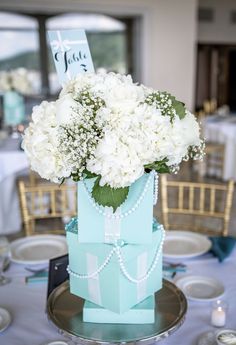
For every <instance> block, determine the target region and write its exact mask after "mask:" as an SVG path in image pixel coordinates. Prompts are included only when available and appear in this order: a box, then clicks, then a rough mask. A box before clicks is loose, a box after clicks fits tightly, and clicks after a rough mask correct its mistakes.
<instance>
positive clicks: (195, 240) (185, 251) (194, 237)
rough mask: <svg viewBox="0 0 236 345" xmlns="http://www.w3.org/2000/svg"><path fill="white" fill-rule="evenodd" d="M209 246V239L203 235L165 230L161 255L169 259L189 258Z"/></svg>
mask: <svg viewBox="0 0 236 345" xmlns="http://www.w3.org/2000/svg"><path fill="white" fill-rule="evenodd" d="M210 248H211V241H210V240H209V239H208V238H207V237H206V236H204V235H201V234H197V233H195V232H190V231H177V230H171V231H166V237H165V241H164V246H163V255H164V257H165V258H170V259H190V258H194V257H195V256H199V255H202V254H204V253H206V252H208V250H209V249H210Z"/></svg>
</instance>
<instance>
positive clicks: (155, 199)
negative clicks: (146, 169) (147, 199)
mask: <svg viewBox="0 0 236 345" xmlns="http://www.w3.org/2000/svg"><path fill="white" fill-rule="evenodd" d="M153 171H154V193H153V205H156V203H157V200H158V181H159V175H158V173H157V172H156V171H155V170H153Z"/></svg>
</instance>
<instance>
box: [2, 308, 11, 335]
mask: <svg viewBox="0 0 236 345" xmlns="http://www.w3.org/2000/svg"><path fill="white" fill-rule="evenodd" d="M10 323H11V315H10V313H9V311H7V310H6V309H4V308H0V332H3V331H5V329H6V328H7V327H8V326H9V325H10Z"/></svg>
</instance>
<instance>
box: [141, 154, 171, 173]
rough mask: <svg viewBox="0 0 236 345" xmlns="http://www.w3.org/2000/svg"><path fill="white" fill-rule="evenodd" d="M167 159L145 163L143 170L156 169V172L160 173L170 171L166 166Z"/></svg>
mask: <svg viewBox="0 0 236 345" xmlns="http://www.w3.org/2000/svg"><path fill="white" fill-rule="evenodd" d="M166 162H167V159H166V158H165V159H163V160H162V161H160V162H154V163H151V164H147V165H145V166H144V168H145V170H147V169H148V170H156V171H157V172H158V173H160V174H165V173H169V172H170V168H169V167H168V165H167V164H166Z"/></svg>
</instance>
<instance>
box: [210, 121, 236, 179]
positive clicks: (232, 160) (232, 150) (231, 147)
mask: <svg viewBox="0 0 236 345" xmlns="http://www.w3.org/2000/svg"><path fill="white" fill-rule="evenodd" d="M204 136H205V138H206V140H209V141H214V142H218V143H223V144H225V160H224V171H223V179H224V180H228V179H230V178H232V179H234V180H235V181H236V115H232V116H228V117H225V118H224V117H219V116H210V117H209V118H207V119H206V121H205V122H204Z"/></svg>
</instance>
